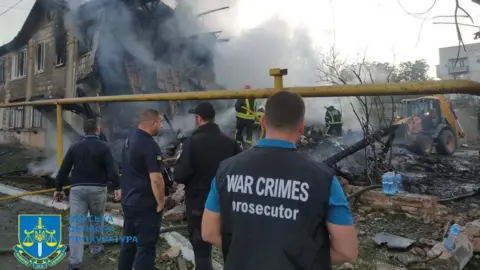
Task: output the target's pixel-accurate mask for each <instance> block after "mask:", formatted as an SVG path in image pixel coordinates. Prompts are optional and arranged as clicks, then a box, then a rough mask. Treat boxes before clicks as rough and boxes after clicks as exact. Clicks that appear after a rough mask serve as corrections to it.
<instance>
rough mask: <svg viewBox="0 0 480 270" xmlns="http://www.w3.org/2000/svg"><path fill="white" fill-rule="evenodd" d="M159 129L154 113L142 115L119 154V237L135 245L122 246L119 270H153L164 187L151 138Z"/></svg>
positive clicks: (158, 156) (156, 148)
mask: <svg viewBox="0 0 480 270" xmlns="http://www.w3.org/2000/svg"><path fill="white" fill-rule="evenodd" d="M161 127H162V115H161V114H160V113H159V112H158V111H156V110H152V109H148V110H145V111H143V112H142V113H141V115H140V124H139V125H138V128H137V129H135V130H134V131H133V132H132V133H131V134H130V136H128V138H127V139H126V141H125V145H124V148H123V151H122V176H121V178H120V187H121V189H122V209H123V218H124V223H123V234H124V236H131V237H133V236H136V237H137V239H138V243H126V242H123V243H122V247H121V250H120V258H119V261H118V269H119V270H132V267H134V268H135V269H137V270H151V269H155V256H156V248H155V245H156V244H157V241H158V237H159V233H160V226H161V220H162V211H163V207H164V204H165V183H164V179H163V176H162V172H163V165H162V163H161V152H160V147H159V146H158V144H157V143H156V142H155V140H154V139H153V137H152V136H156V135H157V134H158V132H159V130H160V128H161Z"/></svg>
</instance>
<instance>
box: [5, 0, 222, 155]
mask: <svg viewBox="0 0 480 270" xmlns="http://www.w3.org/2000/svg"><path fill="white" fill-rule="evenodd" d="M139 2H141V3H140V4H139ZM188 16H190V17H189V18H187V17H188ZM186 19H189V21H188V25H187V24H186V23H185V21H187V20H186ZM196 21H198V18H197V16H195V15H193V16H192V14H188V15H186V14H185V12H184V10H183V9H179V8H172V7H170V6H168V5H166V4H164V3H163V2H162V1H152V0H146V1H129V0H95V1H89V2H86V3H85V4H83V5H80V6H77V7H75V8H72V7H69V6H68V5H66V4H65V2H62V1H45V0H37V1H36V2H35V4H34V6H33V8H32V10H31V12H30V14H29V15H28V17H27V19H26V21H25V24H24V25H23V27H22V29H21V30H20V31H19V33H18V34H17V36H16V37H15V38H14V39H13V40H12V41H11V42H9V43H7V44H5V45H3V46H1V47H0V99H1V100H2V101H3V102H6V103H9V102H19V101H28V100H38V99H53V98H65V97H77V96H97V95H119V94H122V95H123V94H141V93H158V92H178V91H199V90H203V89H219V86H218V85H216V84H215V83H214V82H215V74H214V71H213V70H214V67H213V53H214V51H213V49H214V47H215V43H216V42H217V41H218V39H217V35H218V33H212V32H207V31H203V30H202V29H201V26H199V25H197V24H196ZM186 28H188V31H186ZM187 105H188V106H187ZM190 105H191V104H188V103H187V104H186V103H183V104H182V103H179V102H150V103H144V102H142V103H136V104H133V103H128V104H127V103H121V104H119V103H105V104H98V105H97V104H75V105H69V106H64V109H65V111H64V119H65V122H64V124H65V126H66V127H67V128H66V129H65V131H66V132H67V133H69V134H71V133H76V134H77V135H78V133H81V132H80V130H79V129H78V127H79V126H81V122H82V118H85V117H87V118H92V117H101V118H102V119H103V123H104V130H103V131H104V134H105V135H106V137H107V139H108V140H111V141H115V140H117V139H121V138H122V137H123V136H124V135H125V133H126V132H128V130H129V129H130V128H131V127H132V125H133V124H135V121H136V117H135V115H136V113H137V112H138V111H139V110H141V109H143V108H146V107H150V108H152V107H153V108H156V109H159V110H160V111H162V112H164V113H166V114H167V115H169V116H174V115H175V114H178V113H180V112H183V111H184V110H186V108H187V107H189V106H190ZM1 116H3V117H0V122H1V123H0V124H1V125H0V126H1V132H0V142H11V141H20V142H21V143H23V144H25V145H28V146H32V147H48V146H52V148H54V145H55V143H56V134H55V126H54V125H55V121H54V120H55V112H54V108H53V106H43V107H37V108H31V107H26V108H13V109H4V110H3V111H1ZM49 133H50V134H49ZM67 135H68V134H67ZM47 138H48V139H47ZM70 139H71V140H72V141H73V140H75V136H73V137H70Z"/></svg>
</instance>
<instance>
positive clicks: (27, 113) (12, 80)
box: [0, 1, 74, 148]
mask: <svg viewBox="0 0 480 270" xmlns="http://www.w3.org/2000/svg"><path fill="white" fill-rule="evenodd" d="M45 3H46V2H44V1H36V2H35V4H34V5H33V7H32V10H31V11H30V13H29V15H28V17H27V19H26V21H25V23H24V25H23V26H22V28H21V29H20V31H19V32H18V34H17V35H16V37H15V38H14V39H13V40H12V41H10V42H9V43H7V44H4V45H3V46H1V47H0V96H1V100H2V101H3V102H22V101H27V100H34V99H38V98H45V97H46V98H55V97H68V96H73V88H74V81H73V73H72V71H73V61H74V59H72V56H73V50H74V48H73V46H71V45H67V40H70V41H71V40H73V37H72V36H69V34H68V33H67V32H65V31H63V32H61V31H58V28H59V24H60V23H61V22H59V21H58V19H57V16H58V14H57V12H56V11H55V9H51V8H50V7H49V6H48V5H46V4H45ZM0 113H1V115H2V117H0V122H1V123H0V126H1V128H2V131H1V133H0V141H1V142H21V143H22V144H25V145H27V146H32V147H41V148H43V147H45V146H46V142H47V140H46V138H47V137H48V136H49V135H48V134H47V132H48V130H49V129H48V125H49V123H48V119H47V118H46V116H42V114H41V113H40V111H39V110H38V109H35V108H32V107H18V108H12V109H1V110H0ZM53 132H54V131H53Z"/></svg>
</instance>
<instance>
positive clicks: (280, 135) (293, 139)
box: [265, 132, 297, 144]
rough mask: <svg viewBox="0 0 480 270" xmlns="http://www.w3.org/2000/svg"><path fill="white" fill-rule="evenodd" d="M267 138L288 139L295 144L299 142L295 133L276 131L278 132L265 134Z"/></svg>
mask: <svg viewBox="0 0 480 270" xmlns="http://www.w3.org/2000/svg"><path fill="white" fill-rule="evenodd" d="M265 139H272V140H282V141H288V142H291V143H293V144H296V143H297V138H296V136H293V135H290V134H283V133H276V132H274V133H272V132H269V133H267V134H266V135H265Z"/></svg>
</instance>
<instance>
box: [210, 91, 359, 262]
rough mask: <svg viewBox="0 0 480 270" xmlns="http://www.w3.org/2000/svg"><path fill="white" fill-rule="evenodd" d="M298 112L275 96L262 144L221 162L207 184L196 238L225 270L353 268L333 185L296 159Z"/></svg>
mask: <svg viewBox="0 0 480 270" xmlns="http://www.w3.org/2000/svg"><path fill="white" fill-rule="evenodd" d="M304 117H305V104H304V102H303V100H302V98H301V97H300V96H299V95H298V94H296V93H292V92H287V91H278V92H276V93H275V94H274V95H272V96H271V97H270V98H269V99H268V100H267V104H266V106H265V115H264V116H263V118H262V120H261V122H262V126H263V127H265V129H266V138H265V139H261V140H260V141H259V142H258V143H257V144H256V145H255V147H253V148H252V149H250V150H248V151H245V152H243V153H241V154H239V155H236V156H234V157H231V158H229V159H227V160H224V161H223V162H222V163H221V164H220V166H219V168H218V170H217V173H216V176H215V178H214V179H213V181H212V185H211V188H210V193H209V195H208V198H207V201H206V204H205V211H204V214H203V220H202V237H203V239H204V240H205V241H207V242H210V243H212V244H214V245H216V246H218V247H221V248H222V251H223V254H224V258H225V260H226V261H225V264H224V269H225V270H243V269H248V270H272V269H274V270H294V269H322V270H327V269H329V270H330V269H332V268H331V265H336V264H342V263H345V262H351V261H355V259H356V258H357V255H358V239H357V235H356V231H355V227H354V226H353V220H352V213H351V211H350V208H349V205H348V201H347V198H346V197H345V194H344V192H343V190H342V187H341V183H340V181H339V178H338V177H337V176H335V174H334V171H333V170H331V168H329V167H327V166H326V165H325V164H321V163H320V164H319V163H317V162H315V161H314V160H312V159H310V158H309V157H308V156H306V155H304V154H302V153H300V152H298V151H297V149H296V147H295V144H296V143H297V142H298V140H299V139H300V137H301V136H302V135H303V134H304V131H305V130H304V129H305V121H304Z"/></svg>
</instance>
